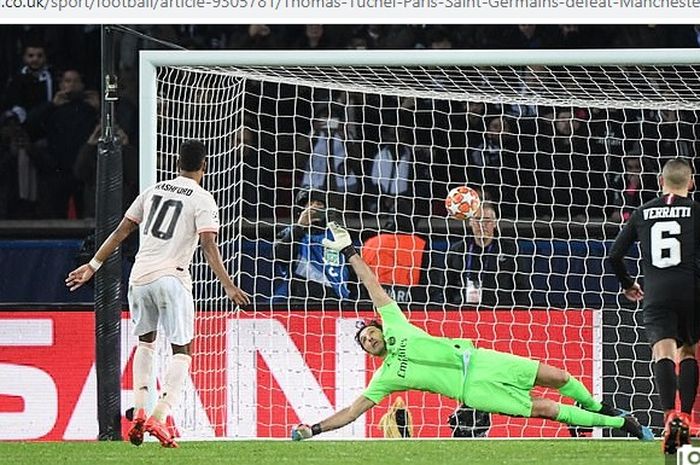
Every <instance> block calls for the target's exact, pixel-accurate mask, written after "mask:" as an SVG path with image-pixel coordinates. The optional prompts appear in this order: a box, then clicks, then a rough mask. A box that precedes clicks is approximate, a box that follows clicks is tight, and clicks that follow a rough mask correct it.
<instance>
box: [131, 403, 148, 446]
mask: <svg viewBox="0 0 700 465" xmlns="http://www.w3.org/2000/svg"><path fill="white" fill-rule="evenodd" d="M133 415H134V417H133V419H132V420H131V428H129V432H128V433H127V436H129V441H130V442H131V443H132V444H133V445H135V446H140V445H141V444H142V443H143V432H144V424H145V423H146V411H145V410H144V409H142V408H140V409H138V410H136V411H135V412H134V413H133Z"/></svg>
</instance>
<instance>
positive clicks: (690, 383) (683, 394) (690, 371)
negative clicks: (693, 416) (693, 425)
mask: <svg viewBox="0 0 700 465" xmlns="http://www.w3.org/2000/svg"><path fill="white" fill-rule="evenodd" d="M697 390H698V363H697V361H695V359H694V358H686V359H683V360H681V363H680V364H679V370H678V394H679V395H680V398H681V412H683V413H687V414H690V413H691V411H692V410H693V403H694V402H695V395H696V393H697Z"/></svg>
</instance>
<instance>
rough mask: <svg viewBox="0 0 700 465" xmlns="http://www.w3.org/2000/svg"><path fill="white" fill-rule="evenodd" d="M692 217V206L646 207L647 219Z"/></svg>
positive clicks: (645, 217)
mask: <svg viewBox="0 0 700 465" xmlns="http://www.w3.org/2000/svg"><path fill="white" fill-rule="evenodd" d="M659 218H690V207H653V208H646V209H644V219H645V220H656V219H659Z"/></svg>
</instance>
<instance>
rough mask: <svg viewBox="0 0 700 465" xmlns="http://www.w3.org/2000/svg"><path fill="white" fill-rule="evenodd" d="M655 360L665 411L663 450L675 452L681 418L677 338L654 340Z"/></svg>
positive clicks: (655, 373) (655, 379) (655, 371)
mask: <svg viewBox="0 0 700 465" xmlns="http://www.w3.org/2000/svg"><path fill="white" fill-rule="evenodd" d="M651 351H652V358H653V360H654V382H655V384H656V390H657V391H658V394H659V400H660V401H661V409H662V410H663V411H664V437H663V442H662V448H663V451H664V452H665V453H667V454H675V453H676V449H677V448H678V446H679V445H680V444H679V438H680V432H681V427H682V422H681V419H680V418H679V416H678V412H676V393H677V392H678V378H677V376H676V362H675V355H676V340H675V339H671V338H662V339H659V340H658V341H656V342H654V343H653V345H652V348H651Z"/></svg>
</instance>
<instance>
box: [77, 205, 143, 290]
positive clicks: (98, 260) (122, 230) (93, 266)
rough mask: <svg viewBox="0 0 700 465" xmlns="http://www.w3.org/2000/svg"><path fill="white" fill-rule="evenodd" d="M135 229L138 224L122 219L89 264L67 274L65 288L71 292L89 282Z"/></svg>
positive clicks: (125, 218)
mask: <svg viewBox="0 0 700 465" xmlns="http://www.w3.org/2000/svg"><path fill="white" fill-rule="evenodd" d="M136 228H138V223H136V222H135V221H133V220H131V219H129V218H127V217H124V218H122V221H121V223H119V226H117V229H115V230H114V231H113V232H112V234H110V235H109V237H108V238H107V239H106V240H105V241H104V242H103V243H102V245H101V246H100V248H99V249H98V250H97V253H96V254H95V256H94V257H92V259H91V260H90V262H89V263H85V264H84V265H81V266H79V267H78V268H76V269H74V270H73V271H71V272H70V273H68V277H67V278H66V286H68V288H70V290H71V292H72V291H74V290H76V289H78V288H79V287H80V286H82V285H83V284H85V283H86V282H88V281H90V279H91V278H92V276H93V275H94V274H95V272H96V271H97V270H99V269H100V267H101V266H102V263H104V261H105V260H107V258H109V256H110V255H112V252H114V251H115V250H117V247H119V245H120V244H121V243H122V242H124V240H126V238H127V237H129V235H130V234H131V233H132V232H134V230H135V229H136Z"/></svg>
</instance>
